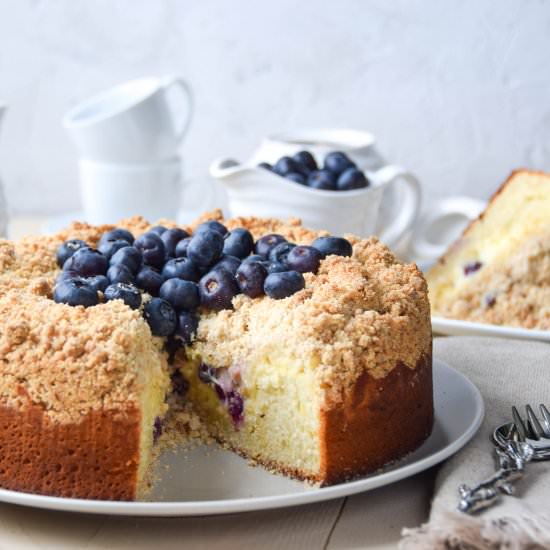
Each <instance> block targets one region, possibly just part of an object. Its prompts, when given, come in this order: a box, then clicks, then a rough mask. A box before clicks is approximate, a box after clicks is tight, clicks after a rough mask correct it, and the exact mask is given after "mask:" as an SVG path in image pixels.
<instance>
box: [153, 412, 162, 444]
mask: <svg viewBox="0 0 550 550" xmlns="http://www.w3.org/2000/svg"><path fill="white" fill-rule="evenodd" d="M161 435H162V420H161V418H160V416H157V417H156V418H155V422H154V424H153V444H155V443H156V442H157V441H158V440H159V437H160V436H161Z"/></svg>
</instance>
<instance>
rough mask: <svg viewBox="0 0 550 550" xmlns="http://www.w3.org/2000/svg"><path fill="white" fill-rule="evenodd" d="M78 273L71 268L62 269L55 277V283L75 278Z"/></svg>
mask: <svg viewBox="0 0 550 550" xmlns="http://www.w3.org/2000/svg"><path fill="white" fill-rule="evenodd" d="M78 277H80V275H79V274H78V273H77V272H76V271H73V270H72V269H64V270H63V271H62V272H61V273H60V274H59V275H58V276H57V277H56V278H55V284H57V283H60V282H61V281H68V280H69V279H77V278H78Z"/></svg>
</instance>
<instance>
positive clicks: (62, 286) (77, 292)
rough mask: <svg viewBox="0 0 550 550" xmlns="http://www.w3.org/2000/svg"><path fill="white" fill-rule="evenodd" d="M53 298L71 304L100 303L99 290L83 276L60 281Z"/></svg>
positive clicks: (86, 305)
mask: <svg viewBox="0 0 550 550" xmlns="http://www.w3.org/2000/svg"><path fill="white" fill-rule="evenodd" d="M53 299H54V301H55V302H56V303H58V304H68V305H70V306H84V307H89V306H95V305H97V304H98V303H99V296H98V295H97V291H96V290H94V289H93V288H92V287H91V285H90V284H89V283H88V282H87V281H86V280H85V279H82V278H81V277H78V278H75V279H67V280H65V281H60V282H59V283H58V284H57V285H56V286H55V288H54V291H53Z"/></svg>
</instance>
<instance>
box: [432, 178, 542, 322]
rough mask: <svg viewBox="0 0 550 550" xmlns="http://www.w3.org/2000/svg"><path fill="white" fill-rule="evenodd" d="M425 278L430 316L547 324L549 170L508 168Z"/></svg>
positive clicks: (478, 320) (479, 320)
mask: <svg viewBox="0 0 550 550" xmlns="http://www.w3.org/2000/svg"><path fill="white" fill-rule="evenodd" d="M427 281H428V288H429V291H430V302H431V305H432V314H433V315H439V316H442V317H448V318H451V319H462V320H468V321H477V322H482V323H493V324H497V325H509V326H516V327H524V328H532V329H550V175H549V174H545V173H543V172H534V171H529V170H518V171H515V172H513V173H512V175H511V176H510V177H509V178H508V180H506V181H505V182H504V183H503V184H502V186H501V187H500V188H499V189H498V190H497V192H496V193H495V194H494V196H493V197H492V199H491V200H490V202H489V205H488V206H487V208H486V210H485V211H484V212H483V213H482V214H481V215H480V216H479V218H478V219H477V220H475V221H474V222H472V223H471V224H470V225H469V226H468V227H467V228H466V230H465V231H464V233H463V234H462V236H461V237H460V238H459V239H458V240H457V241H456V242H455V243H454V244H453V245H452V246H451V247H450V248H449V250H448V251H447V253H446V254H445V255H444V256H443V257H442V258H440V260H439V261H438V262H437V264H436V265H435V266H434V267H432V269H430V271H429V272H428V274H427Z"/></svg>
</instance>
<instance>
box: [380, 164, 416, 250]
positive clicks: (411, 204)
mask: <svg viewBox="0 0 550 550" xmlns="http://www.w3.org/2000/svg"><path fill="white" fill-rule="evenodd" d="M376 179H377V180H378V181H379V182H380V183H381V184H385V185H396V184H397V183H398V182H401V181H402V182H403V184H404V188H403V189H402V190H401V191H402V193H403V201H402V203H401V207H400V210H399V212H398V213H397V215H396V217H395V219H394V221H393V223H391V224H390V225H387V226H386V227H385V229H384V230H383V231H382V232H381V233H380V235H379V237H380V240H381V241H382V242H383V243H384V244H387V245H389V246H395V245H396V244H397V243H398V242H399V241H400V239H401V238H402V237H403V235H404V234H405V233H406V232H407V231H408V230H409V229H410V228H411V227H412V225H413V224H414V222H415V221H416V218H417V217H418V213H419V211H420V201H421V198H422V192H421V189H420V182H419V181H418V180H417V179H416V177H415V176H414V175H413V174H411V173H410V172H409V171H407V170H405V169H404V168H402V167H401V166H395V165H393V164H388V165H387V166H384V167H382V168H380V169H379V170H377V171H376Z"/></svg>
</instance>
